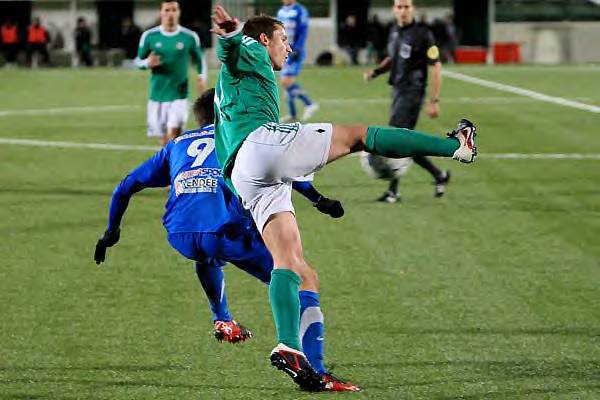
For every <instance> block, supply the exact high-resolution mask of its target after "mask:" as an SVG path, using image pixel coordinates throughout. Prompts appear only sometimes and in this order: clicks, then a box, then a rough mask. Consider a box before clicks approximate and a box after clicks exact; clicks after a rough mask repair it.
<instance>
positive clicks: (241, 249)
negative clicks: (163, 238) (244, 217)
mask: <svg viewBox="0 0 600 400" xmlns="http://www.w3.org/2000/svg"><path fill="white" fill-rule="evenodd" d="M168 240H169V243H170V244H171V246H172V247H173V248H174V249H175V250H177V251H178V252H179V253H180V254H181V255H182V256H184V257H186V258H188V259H190V260H193V261H196V263H199V264H201V265H205V266H206V267H222V266H224V265H225V263H226V262H229V263H231V264H233V265H235V266H236V267H238V268H240V269H242V270H244V271H246V272H247V273H249V274H251V275H252V276H254V277H256V278H257V279H259V280H261V281H262V282H264V283H266V284H268V283H269V282H270V281H271V271H272V270H273V257H271V253H269V250H268V249H267V247H266V246H265V244H264V242H263V240H262V238H261V237H260V235H259V234H258V232H256V231H247V232H242V233H239V232H238V233H228V234H224V233H169V235H168Z"/></svg>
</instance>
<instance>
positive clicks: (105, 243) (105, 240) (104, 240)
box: [94, 229, 121, 265]
mask: <svg viewBox="0 0 600 400" xmlns="http://www.w3.org/2000/svg"><path fill="white" fill-rule="evenodd" d="M120 237H121V230H120V229H117V230H116V231H109V230H107V231H106V232H104V235H103V236H102V237H101V238H100V239H98V243H96V251H95V252H94V261H96V264H97V265H100V264H101V263H103V262H104V260H105V259H106V249H107V248H108V247H112V246H114V245H115V244H117V242H118V241H119V238H120Z"/></svg>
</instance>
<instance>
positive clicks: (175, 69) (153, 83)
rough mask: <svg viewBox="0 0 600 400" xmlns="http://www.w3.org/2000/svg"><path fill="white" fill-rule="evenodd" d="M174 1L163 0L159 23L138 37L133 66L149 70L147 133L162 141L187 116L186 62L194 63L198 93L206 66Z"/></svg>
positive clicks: (174, 132) (195, 37)
mask: <svg viewBox="0 0 600 400" xmlns="http://www.w3.org/2000/svg"><path fill="white" fill-rule="evenodd" d="M180 15H181V11H180V9H179V3H178V2H177V0H163V1H162V2H161V5H160V25H159V26H156V27H154V28H151V29H148V30H147V31H145V32H144V33H143V34H142V37H141V38H140V47H139V49H138V57H137V58H136V65H137V66H138V67H139V68H141V69H150V70H151V71H152V74H151V78H150V99H149V100H148V136H155V137H159V138H160V139H161V141H162V143H163V144H165V143H166V142H168V141H169V139H172V138H175V137H177V136H178V135H179V134H180V133H181V132H182V130H183V128H184V127H185V123H186V122H187V118H188V100H187V97H188V93H189V88H188V65H189V63H190V57H191V58H192V59H193V60H194V62H195V63H196V65H197V71H198V94H199V95H200V94H202V92H204V89H205V87H206V76H207V68H206V62H205V60H204V57H203V55H202V46H201V44H200V39H199V38H198V35H197V34H196V33H195V32H193V31H191V30H189V29H187V28H184V27H183V26H181V25H179V17H180Z"/></svg>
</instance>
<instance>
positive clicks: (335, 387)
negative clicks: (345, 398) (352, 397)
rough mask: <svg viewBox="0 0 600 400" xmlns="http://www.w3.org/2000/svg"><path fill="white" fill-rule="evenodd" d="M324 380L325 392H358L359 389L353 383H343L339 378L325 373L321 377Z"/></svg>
mask: <svg viewBox="0 0 600 400" xmlns="http://www.w3.org/2000/svg"><path fill="white" fill-rule="evenodd" d="M323 379H325V389H323V390H324V391H325V392H360V388H359V387H358V386H356V385H355V384H353V383H350V382H344V381H343V380H341V379H340V378H337V377H336V376H334V375H332V374H331V373H329V372H327V373H326V374H325V375H323Z"/></svg>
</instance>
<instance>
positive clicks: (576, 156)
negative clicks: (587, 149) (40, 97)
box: [0, 137, 600, 160]
mask: <svg viewBox="0 0 600 400" xmlns="http://www.w3.org/2000/svg"><path fill="white" fill-rule="evenodd" d="M0 144H9V145H11V144H12V145H20V146H37V147H55V148H70V149H95V150H127V151H158V150H160V147H158V146H140V145H128V144H111V143H77V142H58V141H49V140H35V139H17V138H1V137H0ZM357 154H358V153H357ZM479 158H485V159H490V158H491V159H513V160H520V159H522V160H600V153H587V154H586V153H484V154H481V155H479Z"/></svg>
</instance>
